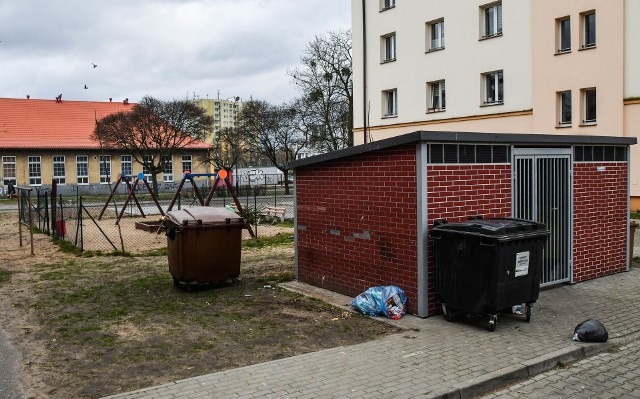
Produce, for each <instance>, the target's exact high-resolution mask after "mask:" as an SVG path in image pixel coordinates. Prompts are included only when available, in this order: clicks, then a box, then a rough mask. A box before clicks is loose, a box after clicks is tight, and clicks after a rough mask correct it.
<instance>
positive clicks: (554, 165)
mask: <svg viewBox="0 0 640 399" xmlns="http://www.w3.org/2000/svg"><path fill="white" fill-rule="evenodd" d="M572 152H573V151H572V149H571V148H514V150H513V164H512V165H513V188H512V190H513V191H512V193H513V201H512V203H513V210H512V212H513V215H514V217H517V218H523V219H531V220H536V221H539V222H544V223H545V224H547V228H548V229H549V230H550V231H551V236H550V237H549V240H548V241H547V243H546V244H545V247H544V252H545V256H544V264H543V269H542V273H541V284H540V285H541V286H546V285H553V284H558V283H563V282H573V173H572V170H573V168H572ZM525 179H526V180H525ZM556 179H559V180H560V181H559V182H554V181H553V180H556ZM525 182H526V183H525ZM563 237H566V238H564V239H563V240H562V241H565V242H559V241H558V239H562V238H563Z"/></svg>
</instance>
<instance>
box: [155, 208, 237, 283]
mask: <svg viewBox="0 0 640 399" xmlns="http://www.w3.org/2000/svg"><path fill="white" fill-rule="evenodd" d="M163 225H164V227H165V229H166V235H167V252H168V257H169V271H170V272H171V276H173V282H174V284H175V285H176V286H186V287H189V286H192V285H196V284H207V283H214V282H221V281H225V280H227V279H229V278H234V277H237V276H239V275H240V252H241V249H240V244H241V240H242V228H243V227H244V220H243V219H242V218H241V217H239V216H238V215H237V214H236V213H235V212H232V211H230V210H228V209H225V208H210V207H196V208H188V209H182V210H178V211H170V212H167V215H166V218H165V220H164V222H163Z"/></svg>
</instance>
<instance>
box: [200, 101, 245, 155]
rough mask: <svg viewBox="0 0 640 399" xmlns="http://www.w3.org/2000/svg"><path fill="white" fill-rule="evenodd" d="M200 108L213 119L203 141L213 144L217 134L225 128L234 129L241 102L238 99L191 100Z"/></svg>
mask: <svg viewBox="0 0 640 399" xmlns="http://www.w3.org/2000/svg"><path fill="white" fill-rule="evenodd" d="M193 101H194V102H195V103H197V104H198V105H199V106H200V108H202V109H204V110H206V111H207V114H208V115H209V116H211V118H213V123H212V125H211V130H210V131H209V135H208V136H207V138H206V139H205V142H206V143H208V144H212V145H214V144H215V139H216V137H217V136H218V132H219V131H220V130H221V129H223V128H226V127H231V128H233V127H235V126H236V121H237V118H238V113H239V111H240V109H241V108H242V102H241V101H240V100H239V99H238V101H235V99H231V100H221V99H211V100H210V99H196V100H193Z"/></svg>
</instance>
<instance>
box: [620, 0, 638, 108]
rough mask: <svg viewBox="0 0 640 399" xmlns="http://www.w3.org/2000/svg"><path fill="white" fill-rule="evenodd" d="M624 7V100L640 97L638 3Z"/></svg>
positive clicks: (633, 0) (628, 2) (629, 0)
mask: <svg viewBox="0 0 640 399" xmlns="http://www.w3.org/2000/svg"><path fill="white" fill-rule="evenodd" d="M624 7H625V10H624V13H625V15H624V20H625V22H624V53H625V59H624V82H625V84H624V98H630V97H640V1H638V0H625V3H624Z"/></svg>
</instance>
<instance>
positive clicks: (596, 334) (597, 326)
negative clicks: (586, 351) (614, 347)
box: [573, 319, 609, 342]
mask: <svg viewBox="0 0 640 399" xmlns="http://www.w3.org/2000/svg"><path fill="white" fill-rule="evenodd" d="M608 339H609V333H608V332H607V329H606V328H605V327H604V324H602V323H601V322H600V320H597V319H589V320H585V321H583V322H582V323H580V324H578V325H577V326H576V329H575V330H574V332H573V340H574V341H580V342H607V340H608Z"/></svg>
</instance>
